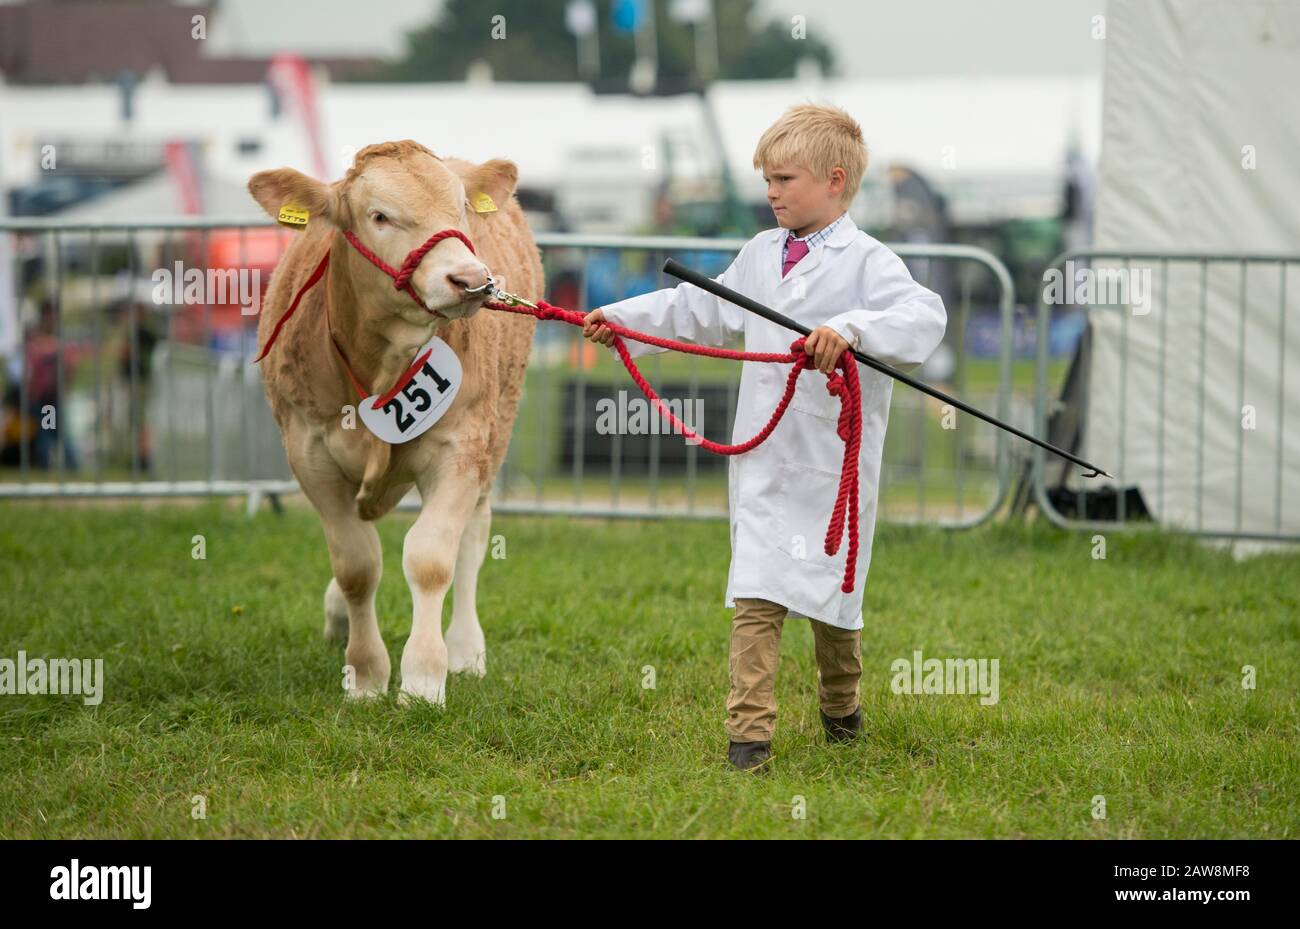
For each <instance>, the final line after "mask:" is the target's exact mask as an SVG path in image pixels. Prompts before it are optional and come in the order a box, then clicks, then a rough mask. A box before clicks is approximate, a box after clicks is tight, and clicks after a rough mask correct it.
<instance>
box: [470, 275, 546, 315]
mask: <svg viewBox="0 0 1300 929" xmlns="http://www.w3.org/2000/svg"><path fill="white" fill-rule="evenodd" d="M485 290H486V291H487V292H488V294H489V295H490V296H491V297H492V299H494V300H499V301H500V302H502V303H504V304H505V305H506V306H526V307H528V308H529V309H530V310H535V309H537V304H536V303H533V302H532V301H531V300H525V299H524V298H523V297H516V296H515V295H514V294H511V293H506V292H505V291H504V290H502V289H501V288H500V287H498V286H497V282H496V279H495V278H494V277H492V276H491V275H488V279H487V283H486V284H480V285H479V286H478V287H466V288H465V293H467V294H478V293H482V292H483V291H485Z"/></svg>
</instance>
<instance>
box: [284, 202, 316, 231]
mask: <svg viewBox="0 0 1300 929" xmlns="http://www.w3.org/2000/svg"><path fill="white" fill-rule="evenodd" d="M310 217H311V214H310V213H308V212H307V211H306V210H304V209H303V208H302V207H300V206H294V205H293V204H289V203H286V204H285V205H284V206H282V207H280V215H279V216H278V217H276V220H277V221H278V222H279V223H280V224H281V225H282V226H289V227H291V228H293V229H301V228H302V227H303V226H305V225H307V220H308V219H309V218H310Z"/></svg>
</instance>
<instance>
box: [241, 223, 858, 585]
mask: <svg viewBox="0 0 1300 929" xmlns="http://www.w3.org/2000/svg"><path fill="white" fill-rule="evenodd" d="M343 235H344V236H345V237H346V238H347V240H348V242H349V243H350V244H351V245H352V247H353V248H355V249H356V250H357V251H358V252H360V253H361V255H362V256H363V257H364V258H365V259H366V260H367V261H369V262H370V263H371V264H373V265H374V266H375V267H376V268H378V269H379V270H380V271H382V272H384V274H386V275H388V276H389V277H391V278H392V279H393V287H394V288H396V289H397V290H405V291H406V292H407V293H408V294H410V295H411V299H412V300H414V301H415V302H416V303H419V304H420V306H422V307H423V306H424V304H423V303H422V302H421V301H420V298H419V297H418V296H417V295H416V293H415V288H414V287H413V286H411V275H412V274H414V273H415V269H416V267H417V266H418V265H419V263H420V262H421V260H423V258H424V256H425V255H426V254H428V252H429V250H430V249H431V248H433V247H434V246H435V245H437V244H438V243H439V242H440V241H442V240H443V239H445V238H448V237H454V238H458V239H460V240H461V241H462V242H464V243H465V245H466V247H467V248H469V250H470V252H473V251H474V246H473V245H472V244H471V243H470V241H469V238H468V237H466V235H465V234H464V233H462V232H461V231H460V230H459V229H443V230H442V231H441V232H435V233H434V234H433V235H432V236H430V237H429V239H428V240H427V241H426V242H425V243H424V244H423V245H420V246H418V247H417V248H414V249H412V250H411V252H410V253H409V254H408V255H407V256H406V260H405V261H403V262H402V266H401V268H393V267H392V266H391V265H389V264H388V263H387V262H385V261H384V260H383V259H382V258H380V257H379V256H378V255H376V254H375V253H374V252H372V251H371V250H370V249H368V248H366V246H365V245H364V244H362V242H361V240H360V239H358V238H357V237H356V236H355V235H354V234H353V233H352V232H351V231H350V230H349V231H345V232H344V233H343ZM329 262H330V253H329V252H328V251H326V252H325V256H324V257H323V258H321V260H320V263H319V264H318V265H317V266H316V269H315V270H314V271H312V273H311V276H310V277H309V278H307V280H306V282H305V283H304V284H303V285H302V287H301V288H300V289H299V290H298V293H297V294H295V295H294V298H293V302H292V303H290V304H289V309H288V311H286V312H285V314H284V315H283V316H281V317H280V319H279V320H277V321H276V324H275V328H274V329H272V330H271V337H270V338H269V339H267V340H266V347H265V348H263V349H262V351H261V354H259V355H258V356H257V358H255V359H254V362H253V363H254V364H256V363H257V362H259V361H261V360H262V359H263V358H265V357H266V353H267V352H269V351H270V350H271V346H272V345H274V344H275V340H276V338H277V337H278V336H279V335H280V330H281V329H282V328H283V327H284V324H285V323H286V322H287V321H288V319H289V317H290V316H292V315H293V314H294V312H295V311H296V310H297V309H298V304H299V303H300V302H301V301H302V298H303V296H304V295H305V294H306V293H307V291H309V290H311V289H312V288H313V287H315V286H316V284H317V283H318V282H319V281H320V279H321V278H322V277H324V275H325V269H326V268H327V267H329ZM484 306H487V307H490V308H491V309H494V310H502V311H505V312H507V313H527V314H528V315H530V316H536V317H537V318H538V319H558V320H560V321H561V322H566V323H569V324H570V325H573V326H581V325H582V321H583V319H584V315H583V314H582V313H577V312H575V311H573V310H566V309H564V308H562V307H558V306H554V305H552V304H550V303H547V302H546V301H545V300H538V301H537V308H536V309H533V308H532V307H527V306H512V305H508V304H505V303H498V302H496V301H488V302H487V303H485V304H484ZM328 311H329V304H328V302H327V303H326V312H327V313H328ZM605 325H606V326H607V327H609V329H610V330H612V331H613V332H614V334H615V339H614V348H615V350H616V351H617V352H618V356H619V358H621V359H622V360H623V367H625V368H627V373H628V374H630V375H632V380H634V381H635V382H636V385H637V387H639V388H641V392H642V393H643V394H645V395H646V398H647V399H648V400H650V402H651V403H653V404H654V405H655V408H656V409H658V410H659V412H660V413H661V414H662V415H663V416H665V417H667V419H668V421H669V422H671V423H672V424H673V425H674V426H676V427H677V428H678V429H680V430H681V431H682V434H683V435H685V436H687V437H688V438H691V439H694V440H696V441H698V442H699V444H700V445H702V446H703V447H704V448H705V449H706V450H707V451H710V452H713V453H714V454H717V455H739V454H741V453H743V452H747V451H750V450H751V449H754V448H757V447H758V446H759V445H762V444H763V442H764V441H766V440H767V437H768V436H770V435H771V434H772V430H773V429H775V428H776V425H777V423H779V422H780V421H781V418H782V417H783V416H785V411H786V407H788V406H789V405H790V399H791V398H792V397H793V396H794V389H795V384H796V383H797V382H798V380H799V375H801V374H802V373H803V372H804V371H808V370H813V369H812V359H811V358H810V357H809V355H808V353H807V352H805V351H804V350H803V345H804V340H803V338H802V337H801V338H798V339H795V340H794V341H793V342H791V343H790V353H789V354H781V353H779V352H738V351H734V350H732V349H726V348H714V347H712V346H709V345H694V344H692V343H690V342H678V341H676V340H674V339H661V338H659V337H658V336H653V335H649V334H647V333H644V332H637V331H636V330H635V329H628V328H626V327H624V326H619V325H617V324H615V323H611V322H609V321H608V320H606V321H605ZM328 326H329V322H328V320H326V327H327V328H328ZM621 336H626V337H627V338H629V339H634V340H635V341H637V342H644V343H646V344H647V345H656V346H659V347H660V348H670V349H673V350H675V351H679V352H686V353H687V354H691V355H705V356H707V357H709V358H729V359H732V360H734V361H767V362H773V363H775V364H789V363H791V362H793V364H794V366H793V367H792V368H791V369H790V375H789V377H787V378H786V382H785V393H784V394H783V395H782V397H781V401H780V403H778V404H777V406H776V410H775V411H774V412H773V413H772V417H771V418H770V419H769V420H768V421H767V425H766V426H764V427H763V428H762V429H760V430H759V431H758V433H757V434H756V435H755V436H754V437H753V438H751V439H749V440H748V441H747V442H741V443H739V444H738V445H721V444H719V443H717V442H713V441H711V440H709V439H706V438H704V436H702V435H699V434H698V433H696V432H694V431H693V430H692V429H691V428H690V427H689V426H687V425H686V424H685V423H683V422H682V421H681V420H679V419H678V418H677V417H676V416H674V415H673V412H672V410H670V409H668V407H666V406H664V404H663V401H662V400H660V399H659V395H658V394H657V393H655V391H654V388H653V387H651V386H650V385H649V383H647V382H646V379H645V378H644V377H642V376H641V372H640V371H639V370H638V369H637V366H636V362H634V361H633V360H632V356H631V355H630V354H628V350H627V346H626V345H625V344H624V343H623V339H622V338H620V337H621ZM330 341H331V342H333V343H334V350H335V351H336V352H338V354H339V358H340V359H342V361H343V367H344V368H345V369H346V370H347V373H348V377H349V378H350V379H351V381H352V386H353V387H354V388H355V389H356V391H357V393H358V394H359V395H360V396H361V398H362V399H363V400H364V399H365V398H366V397H367V396H368V394H367V393H366V391H365V388H364V387H363V386H362V384H361V381H360V380H358V379H357V376H356V374H354V373H353V371H352V366H351V365H349V364H348V359H347V356H346V355H344V354H343V349H341V348H339V344H338V342H336V341H335V340H334V333H333V332H332V331H331V332H330ZM426 358H428V353H427V352H426V353H424V354H422V355H421V356H420V357H419V358H417V359H416V360H415V361H414V362H413V363H412V364H411V366H410V367H409V368H407V369H406V372H405V373H404V374H403V375H402V376H401V377H400V378H398V379H397V383H396V384H394V385H393V387H392V388H391V389H390V390H389V391H388V392H387V393H385V394H384V395H383V396H382V397H379V398H378V399H376V401H375V404H374V405H375V407H376V408H379V407H382V406H383V405H384V404H385V403H387V402H388V401H390V400H392V399H393V397H395V396H396V395H397V393H398V392H399V391H400V390H401V389H402V388H403V387H405V386H406V385H407V384H408V383H410V380H411V378H413V377H415V375H416V372H418V371H419V370H420V367H421V365H423V364H424V361H425V359H426ZM835 367H836V369H837V370H836V372H835V373H834V374H831V375H828V376H827V380H826V390H827V392H829V393H830V394H831V395H832V396H835V397H839V398H840V418H839V422H838V423H837V426H836V431H837V432H838V433H839V437H840V439H841V440H842V441H843V442H844V461H843V463H842V464H841V466H840V487H839V493H838V494H836V497H835V507H834V508H833V509H832V510H831V519H830V524H829V525H828V526H827V527H826V540H825V544H824V550H825V552H826V554H827V555H834V554H836V553H837V552H838V551H839V550H840V542H841V541H843V538H844V524H845V522H847V523H848V530H849V551H848V556H847V558H846V560H845V563H844V583H843V584H841V585H840V590H842V591H844V593H846V594H847V593H852V592H853V586H854V575H855V574H856V573H857V564H858V454H859V452H860V450H861V448H862V390H861V387H860V385H859V384H858V366H857V363H856V362H855V361H854V360H853V355H852V354H851V353H849V352H848V351H845V352H844V354H842V355H841V356H840V357H839V358H838V359H836V361H835ZM849 513H852V514H853V518H852V519H847V518H846V517H847V516H848V514H849Z"/></svg>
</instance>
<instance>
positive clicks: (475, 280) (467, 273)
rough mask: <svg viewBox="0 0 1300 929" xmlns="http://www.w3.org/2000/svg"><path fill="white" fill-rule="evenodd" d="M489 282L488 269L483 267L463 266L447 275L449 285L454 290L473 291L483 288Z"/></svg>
mask: <svg viewBox="0 0 1300 929" xmlns="http://www.w3.org/2000/svg"><path fill="white" fill-rule="evenodd" d="M487 281H488V273H487V268H486V267H484V266H483V265H481V264H479V265H463V266H461V267H459V268H455V269H453V270H452V271H450V272H448V274H447V283H448V284H450V285H451V288H452V290H457V291H460V290H471V289H476V288H479V287H482V286H483V285H484V284H486V283H487Z"/></svg>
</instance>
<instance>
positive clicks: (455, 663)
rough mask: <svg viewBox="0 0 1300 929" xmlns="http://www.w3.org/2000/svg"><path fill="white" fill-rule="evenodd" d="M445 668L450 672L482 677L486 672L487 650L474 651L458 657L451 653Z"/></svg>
mask: <svg viewBox="0 0 1300 929" xmlns="http://www.w3.org/2000/svg"><path fill="white" fill-rule="evenodd" d="M447 670H448V671H450V672H451V673H452V674H468V675H471V676H472V677H484V676H485V675H486V674H487V652H476V653H471V654H466V655H463V656H460V657H457V656H456V654H455V653H452V654H451V655H449V656H448V658H447Z"/></svg>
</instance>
